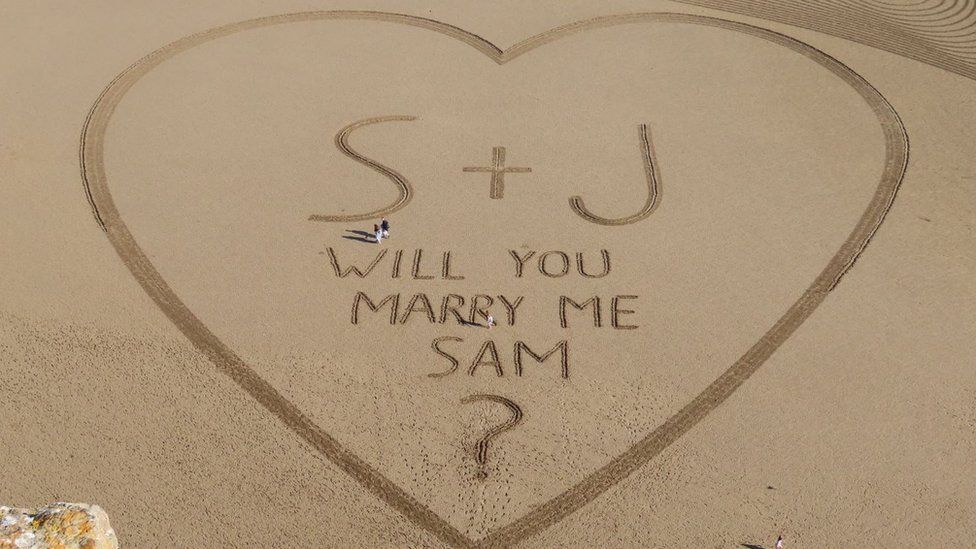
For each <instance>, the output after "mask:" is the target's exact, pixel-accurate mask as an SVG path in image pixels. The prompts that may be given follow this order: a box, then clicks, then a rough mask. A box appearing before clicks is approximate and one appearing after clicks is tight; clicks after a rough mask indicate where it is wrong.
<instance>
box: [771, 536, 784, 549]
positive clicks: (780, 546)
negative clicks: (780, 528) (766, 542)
mask: <svg viewBox="0 0 976 549" xmlns="http://www.w3.org/2000/svg"><path fill="white" fill-rule="evenodd" d="M773 547H775V548H776V549H783V536H776V545H774V546H773Z"/></svg>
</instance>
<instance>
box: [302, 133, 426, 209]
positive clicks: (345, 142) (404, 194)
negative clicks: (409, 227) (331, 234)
mask: <svg viewBox="0 0 976 549" xmlns="http://www.w3.org/2000/svg"><path fill="white" fill-rule="evenodd" d="M416 119H417V117H416V116H377V117H375V118H366V119H364V120H358V121H356V122H353V123H352V124H349V125H348V126H346V127H344V128H342V129H341V130H339V133H337V134H336V136H335V146H336V148H337V149H339V150H340V151H342V154H344V155H346V156H348V157H349V158H352V159H353V160H355V161H356V162H359V163H360V164H362V165H364V166H366V167H368V168H371V169H373V170H376V171H377V172H379V173H381V174H383V175H384V176H385V177H387V178H389V179H390V181H393V183H394V184H395V185H396V187H397V191H399V193H400V195H399V196H398V197H397V199H396V200H395V201H394V202H393V203H392V204H390V205H389V206H387V207H385V208H380V209H378V210H374V211H372V212H366V213H361V214H350V215H321V214H312V215H310V216H308V220H309V221H326V222H336V221H343V222H345V221H365V220H367V219H376V218H379V217H384V216H387V215H390V214H391V213H393V212H395V211H397V210H399V209H400V208H403V207H404V206H406V205H407V202H410V199H411V198H413V187H412V186H411V185H410V181H408V180H407V178H406V177H403V175H401V174H400V173H399V172H397V171H396V170H394V169H393V168H390V167H387V166H384V165H383V164H380V163H379V162H377V161H375V160H373V159H371V158H367V157H366V156H364V155H362V154H360V153H359V152H357V151H356V150H355V149H353V148H352V147H351V146H349V134H351V133H352V132H353V131H355V130H357V129H359V128H362V127H363V126H369V125H371V124H379V123H381V122H394V121H395V122H409V121H413V120H416Z"/></svg>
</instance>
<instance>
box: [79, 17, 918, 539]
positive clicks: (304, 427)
mask: <svg viewBox="0 0 976 549" xmlns="http://www.w3.org/2000/svg"><path fill="white" fill-rule="evenodd" d="M318 20H370V21H383V22H387V23H397V24H402V25H408V26H412V27H417V28H423V29H426V30H429V31H433V32H436V33H439V34H441V35H444V36H448V37H451V38H454V39H457V40H459V41H461V42H463V43H465V44H467V45H468V46H471V47H472V48H474V49H475V50H477V51H479V52H480V53H482V54H484V55H485V56H486V57H487V58H488V59H489V60H490V61H492V62H494V63H496V64H498V65H504V64H505V63H507V62H509V61H511V60H512V59H515V58H517V57H519V56H521V55H525V54H527V53H528V52H530V51H532V50H534V49H536V48H539V47H541V46H543V45H545V44H548V43H550V42H554V41H556V40H559V39H561V38H564V37H566V36H569V35H572V34H574V33H577V32H582V31H586V30H590V29H596V28H604V27H609V26H614V25H622V24H635V23H644V24H646V23H658V24H687V25H701V26H707V27H713V28H719V29H725V30H729V31H732V32H737V33H741V34H745V35H749V36H752V37H755V38H757V39H760V40H764V41H767V42H770V43H772V44H776V45H779V46H782V47H784V48H787V49H789V50H792V51H793V52H795V53H797V54H798V55H801V56H803V57H805V58H807V59H808V60H810V61H812V62H814V63H817V64H818V65H819V66H820V67H822V68H823V69H824V70H826V71H827V72H828V73H830V74H832V75H833V76H834V77H836V78H839V79H841V80H842V81H844V82H845V83H846V84H848V85H849V86H850V87H851V88H852V89H853V90H854V91H856V92H857V93H858V94H859V95H860V96H861V98H862V99H863V100H864V101H865V102H866V103H867V104H868V105H869V106H870V107H871V109H872V111H873V112H874V113H875V115H876V116H877V119H878V123H879V126H880V129H881V131H882V132H883V134H884V140H885V162H884V165H883V168H882V172H881V176H880V180H879V183H878V186H877V187H876V189H875V192H874V195H873V197H872V198H871V200H870V202H869V203H868V204H867V205H866V207H865V210H864V212H863V214H862V215H861V218H860V219H859V221H858V222H857V224H856V225H855V226H854V227H853V229H852V230H851V232H850V234H849V236H848V238H847V240H845V242H844V243H843V244H842V245H841V247H840V248H839V249H838V250H837V252H836V253H835V254H834V256H833V258H832V259H831V260H830V261H829V262H828V263H827V265H826V266H825V267H824V269H823V270H822V271H821V273H820V274H819V275H818V276H817V277H816V279H814V280H813V281H812V283H811V284H810V286H809V287H808V288H807V289H806V290H805V291H804V292H803V294H802V295H801V296H800V297H799V299H797V301H796V302H795V303H794V304H793V305H792V306H790V308H789V309H788V310H787V311H786V312H785V313H784V314H783V315H782V316H781V317H780V318H779V319H778V320H777V321H776V322H775V323H774V324H773V325H772V326H771V327H770V328H769V330H768V331H767V332H766V333H765V334H764V335H763V336H762V337H761V338H760V339H759V340H758V341H757V342H756V343H755V344H753V345H752V347H751V348H749V350H748V351H746V352H745V354H743V355H742V356H741V357H740V358H739V359H738V360H737V361H736V362H735V363H734V364H732V365H731V366H729V368H728V369H726V370H725V371H724V372H723V373H722V374H721V375H720V376H719V377H718V378H717V379H716V380H715V381H713V382H712V383H711V384H710V385H708V387H706V388H705V389H704V390H703V391H702V392H700V393H699V394H698V395H696V396H695V397H694V398H692V399H691V400H690V401H689V402H688V403H687V404H685V405H684V406H683V407H682V408H681V409H679V410H678V411H677V412H675V413H674V415H672V416H671V417H670V418H668V419H667V420H666V421H665V422H664V423H662V424H660V425H659V426H658V427H656V428H655V429H654V430H652V431H651V432H650V433H648V434H647V435H646V436H644V438H642V439H640V440H639V441H637V442H636V443H635V444H634V445H633V446H631V447H630V448H629V449H627V450H626V451H625V452H623V453H622V454H620V455H619V456H617V457H616V458H614V459H612V460H611V461H610V462H608V463H607V464H606V465H604V466H603V467H601V468H599V469H598V470H596V471H594V472H592V473H590V474H588V475H587V476H586V477H585V478H583V480H581V481H580V482H578V483H577V484H576V485H574V486H573V487H571V488H570V489H568V490H566V491H564V492H562V493H561V494H559V495H557V496H555V497H553V498H551V499H550V500H548V501H546V502H544V503H542V504H540V505H537V506H535V507H534V508H533V510H532V511H530V512H529V513H527V514H526V515H524V516H522V517H520V518H518V519H516V520H514V521H513V522H511V523H509V524H507V525H506V526H504V527H502V528H500V529H498V530H495V531H492V532H491V533H489V534H488V535H487V536H486V537H484V538H481V539H477V540H476V539H472V538H471V537H469V536H466V535H464V534H463V533H462V532H461V531H459V530H458V529H457V528H455V527H454V526H452V525H451V524H450V523H448V522H447V521H446V520H444V519H443V518H441V517H440V516H439V515H437V514H436V513H434V512H433V511H431V510H430V509H429V508H428V507H427V506H425V505H423V504H422V503H421V502H419V501H417V499H416V498H414V497H413V496H412V495H410V494H409V493H407V492H406V491H405V490H403V489H402V488H400V487H399V486H398V485H397V484H395V483H394V482H392V481H391V480H390V479H388V478H387V477H386V476H385V475H383V474H382V473H381V472H380V471H378V470H377V469H376V468H374V467H373V466H371V465H370V464H369V463H368V462H366V461H365V460H364V459H362V458H361V457H359V456H357V455H356V454H355V453H353V452H350V451H349V450H348V449H346V448H345V447H343V446H342V445H341V444H340V443H339V441H338V440H336V439H335V438H334V437H332V435H330V434H329V433H328V432H327V431H326V430H325V429H323V428H322V427H321V426H320V425H318V424H316V423H315V422H313V421H312V419H311V418H310V417H309V416H307V415H306V414H305V413H304V412H303V411H302V410H301V409H299V408H298V407H297V406H295V405H294V404H293V403H292V402H291V401H290V400H288V399H287V398H286V397H285V396H284V395H283V394H282V393H281V392H279V391H278V390H277V389H276V388H275V387H274V386H272V385H271V384H270V383H268V382H267V381H266V380H265V379H263V378H262V377H261V376H260V375H258V373H257V372H256V371H255V370H254V369H253V368H252V367H251V366H250V365H249V364H247V363H246V362H245V361H244V360H243V359H242V358H241V357H240V356H238V355H237V354H236V353H235V352H234V351H233V350H232V349H230V348H229V347H227V346H226V345H225V344H224V343H223V342H222V341H221V340H220V339H219V338H218V337H217V336H216V335H215V334H214V333H213V332H211V331H210V329H209V328H207V326H206V325H205V324H204V323H203V322H202V321H201V320H200V319H199V318H197V316H196V315H195V314H194V313H193V312H192V311H191V310H190V309H189V307H187V306H186V304H185V303H183V301H182V300H181V299H180V297H179V296H178V295H177V294H176V293H175V292H174V291H173V289H172V288H170V287H169V285H168V284H167V282H166V281H165V280H164V279H163V277H162V276H161V275H160V273H159V271H158V270H157V269H156V267H155V266H154V265H153V263H152V261H151V260H150V259H149V257H148V256H147V255H146V253H145V252H144V251H143V249H142V248H141V246H140V245H139V243H138V241H137V240H136V238H135V236H134V235H133V234H132V233H131V232H130V230H129V228H128V226H127V225H126V223H125V221H124V220H123V219H122V216H121V214H120V213H119V211H118V209H117V207H116V205H115V201H114V199H113V198H112V193H111V188H110V185H109V181H108V177H107V175H106V171H105V158H104V142H105V134H106V130H107V128H108V127H109V122H110V120H111V117H112V114H113V113H114V112H115V109H116V107H117V106H118V104H119V103H120V101H121V100H122V98H123V97H124V96H125V94H126V92H127V91H128V90H129V89H130V88H131V87H132V86H133V85H135V83H136V82H138V81H139V79H140V78H142V77H143V76H144V75H145V74H146V73H148V72H149V71H151V70H152V69H153V68H154V67H156V66H158V65H159V64H160V63H163V62H164V61H166V60H167V59H170V58H172V57H173V56H175V55H178V54H179V53H181V52H184V51H187V50H189V49H191V48H193V47H196V46H198V45H200V44H203V43H206V42H209V41H211V40H215V39H218V38H220V37H223V36H228V35H231V34H234V33H237V32H242V31H246V30H250V29H257V28H263V27H268V26H272V25H278V24H284V23H291V22H305V21H318ZM908 153H909V145H908V136H907V134H906V132H905V127H904V125H903V124H902V122H901V118H900V117H899V116H898V113H897V112H896V111H895V110H894V108H893V107H892V106H891V104H890V103H888V101H887V100H886V99H885V98H884V96H882V95H881V93H880V92H878V90H877V89H875V88H874V87H873V86H872V85H871V84H870V83H868V82H867V81H866V80H865V79H864V78H862V77H861V76H860V75H858V74H857V73H856V72H854V71H853V70H852V69H850V68H849V67H848V66H846V65H844V64H843V63H841V62H840V61H838V60H837V59H835V58H833V57H831V56H830V55H828V54H826V53H824V52H823V51H821V50H818V49H816V48H814V47H813V46H810V45H809V44H806V43H804V42H801V41H799V40H796V39H794V38H791V37H789V36H786V35H784V34H780V33H778V32H775V31H771V30H769V29H765V28H762V27H757V26H754V25H749V24H746V23H741V22H737V21H730V20H726V19H720V18H716V17H707V16H702V15H691V14H683V13H636V14H627V15H613V16H606V17H597V18H593V19H588V20H584V21H578V22H575V23H570V24H567V25H564V26H561V27H557V28H554V29H551V30H549V31H546V32H543V33H541V34H538V35H535V36H532V37H529V38H527V39H525V40H523V41H522V42H519V43H517V44H515V45H514V46H512V47H510V48H507V49H505V50H502V49H500V48H498V47H497V46H495V45H494V44H492V43H491V42H489V41H487V40H485V39H484V38H482V37H480V36H477V35H475V34H472V33H470V32H467V31H464V30H462V29H459V28H457V27H454V26H452V25H448V24H445V23H441V22H438V21H434V20H431V19H426V18H421V17H414V16H409V15H402V14H393V13H383V12H367V11H319V12H302V13H291V14H285V15H277V16H271V17H261V18H257V19H250V20H247V21H241V22H237V23H231V24H228V25H224V26H221V27H216V28H213V29H210V30H206V31H203V32H199V33H197V34H193V35H190V36H187V37H185V38H181V39H179V40H177V41H175V42H172V43H170V44H168V45H166V46H163V47H162V48H160V49H158V50H156V51H154V52H152V53H150V54H148V55H146V56H145V57H143V58H142V59H140V60H138V61H136V62H135V63H133V64H132V65H130V66H129V67H128V68H126V69H125V70H124V71H122V72H121V73H120V74H119V75H118V76H117V77H116V78H115V79H114V80H112V82H110V83H109V84H108V85H107V86H106V87H105V89H104V90H103V91H102V92H101V94H100V95H99V96H98V98H97V99H96V100H95V102H94V104H93V105H92V108H91V109H90V111H89V113H88V116H87V117H86V119H85V121H84V125H83V127H82V132H81V140H80V144H79V156H80V164H81V179H82V184H83V186H84V189H85V191H86V195H87V196H88V199H89V203H90V204H91V206H92V210H93V214H94V216H95V220H96V221H97V223H98V225H99V226H100V227H101V228H102V229H103V230H104V231H105V233H106V235H107V237H108V239H109V241H110V242H111V243H112V245H113V246H114V247H115V250H116V252H117V253H118V254H119V257H120V258H121V260H122V261H123V263H124V264H125V265H126V267H127V268H128V269H129V271H130V272H131V273H132V275H133V277H134V278H135V279H136V281H137V282H138V283H139V284H140V285H141V286H142V288H143V290H144V291H145V292H146V293H147V294H148V295H149V296H150V298H152V299H153V301H154V302H155V303H156V305H157V306H158V307H159V308H160V310H161V311H163V313H164V314H166V316H167V317H168V318H169V319H170V320H171V321H172V322H173V324H174V325H175V326H176V327H177V328H179V329H180V331H182V332H183V334H184V335H185V336H186V337H187V338H188V339H189V340H190V341H191V342H192V343H193V345H194V346H196V347H197V348H198V349H199V350H200V351H201V352H202V353H204V354H205V355H206V356H207V357H208V358H209V359H210V360H211V362H213V364H214V365H215V366H216V367H217V369H218V370H219V371H220V372H222V373H223V374H224V375H226V376H228V377H229V378H231V379H232V380H234V382H236V383H237V385H238V386H239V387H240V388H241V389H242V390H243V391H245V392H246V393H247V394H248V395H250V396H251V397H252V398H254V399H255V400H256V401H257V402H258V403H259V404H260V405H261V406H263V407H264V408H265V409H266V410H267V411H268V412H269V413H271V414H272V415H274V416H275V417H277V418H278V420H279V421H281V422H282V424H284V425H285V426H286V427H287V428H288V429H290V430H291V431H292V432H294V433H295V434H296V435H297V436H299V437H301V438H302V439H303V440H304V441H305V442H306V443H308V444H309V446H310V447H311V448H312V449H314V450H315V451H316V452H318V453H319V454H320V455H322V456H323V457H325V458H326V459H329V460H330V461H331V462H332V463H334V464H335V465H336V466H337V467H339V468H340V469H342V470H343V471H345V472H346V473H347V474H348V475H350V477H351V478H353V479H355V480H356V481H357V482H359V483H360V485H361V486H363V488H364V489H366V490H368V491H369V492H370V493H372V494H373V495H375V496H376V497H378V498H379V499H381V500H382V501H384V502H385V503H387V504H388V505H390V506H391V507H393V508H394V509H396V510H397V511H398V512H400V513H401V514H402V515H403V516H404V517H405V518H407V519H408V520H410V521H412V522H413V523H414V524H416V525H417V526H419V527H421V528H423V529H425V530H427V531H428V532H430V533H432V534H433V535H435V536H437V537H438V538H439V539H440V540H441V541H443V542H445V543H447V544H449V545H451V546H454V547H465V548H467V547H508V546H511V545H514V544H516V543H518V542H519V541H521V540H523V539H525V538H526V537H529V536H532V535H534V534H537V533H539V532H540V531H542V530H544V529H546V528H548V527H550V526H552V525H553V524H555V523H556V522H558V521H560V520H562V519H564V518H565V517H567V516H568V515H570V514H571V513H573V512H575V511H576V510H578V509H580V508H581V507H583V506H584V505H586V504H588V503H589V502H591V501H593V500H594V499H595V498H596V497H598V496H599V495H600V494H603V493H604V492H606V491H607V490H608V489H609V488H610V487H612V486H613V485H615V484H617V483H618V482H620V481H621V480H622V479H624V478H626V477H627V476H629V475H630V474H631V473H633V472H634V471H635V470H637V469H638V468H640V467H642V466H643V465H645V464H646V463H647V462H649V461H650V460H652V459H653V458H654V457H655V456H657V455H659V454H660V453H661V452H662V451H664V450H665V449H666V448H668V447H669V446H670V445H671V444H672V443H673V442H674V441H676V440H677V439H678V438H680V437H681V436H682V435H683V434H685V433H686V432H688V431H689V430H690V429H692V428H693V427H694V426H695V425H696V424H698V422H700V421H701V420H702V419H703V418H704V417H706V416H707V415H708V414H709V413H710V412H711V411H712V410H714V409H715V408H717V407H718V406H719V405H721V404H722V403H723V402H724V401H725V400H726V399H728V397H729V396H730V395H732V394H733V393H734V392H735V390H736V389H737V388H738V387H739V386H741V385H742V384H743V383H744V382H745V381H746V380H747V379H749V377H750V376H752V374H754V373H755V372H756V371H757V370H758V369H759V367H760V366H762V364H763V363H764V362H765V361H766V360H767V359H768V358H769V357H770V356H771V355H772V354H773V353H774V352H775V351H776V349H778V348H779V347H780V345H782V344H783V342H785V341H786V340H787V339H788V338H789V337H790V336H791V335H792V334H793V332H794V331H796V329H797V328H798V327H799V326H800V325H801V324H802V323H803V322H804V321H805V320H806V319H807V318H808V317H809V316H810V315H811V314H812V313H813V311H814V310H815V309H816V308H817V307H818V306H819V305H820V304H821V303H822V302H823V300H824V299H825V298H826V296H827V294H828V293H829V292H830V290H831V289H833V288H834V287H835V286H836V284H837V283H838V282H839V281H840V279H841V278H842V277H843V276H844V275H845V274H846V273H847V272H848V271H849V270H850V268H851V267H852V266H853V265H854V262H855V261H856V260H857V258H858V257H859V256H860V255H861V253H862V252H863V251H864V249H865V247H866V246H867V245H868V243H869V242H870V241H871V238H872V237H873V236H874V234H875V232H876V231H877V230H878V228H879V227H880V226H881V224H882V223H883V222H884V219H885V215H886V214H887V212H888V210H889V209H890V207H891V205H892V203H893V202H894V199H895V197H896V195H897V193H898V189H899V187H900V185H901V181H902V178H903V177H904V174H905V170H906V168H907V165H908Z"/></svg>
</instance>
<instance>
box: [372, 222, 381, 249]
mask: <svg viewBox="0 0 976 549" xmlns="http://www.w3.org/2000/svg"><path fill="white" fill-rule="evenodd" d="M373 236H374V237H375V238H376V243H377V244H379V243H380V241H382V240H383V231H382V230H381V229H380V227H379V225H373Z"/></svg>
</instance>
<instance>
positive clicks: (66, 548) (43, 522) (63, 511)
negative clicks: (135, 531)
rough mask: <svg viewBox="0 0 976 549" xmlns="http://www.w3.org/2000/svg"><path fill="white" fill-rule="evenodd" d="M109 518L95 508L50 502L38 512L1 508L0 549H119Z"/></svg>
mask: <svg viewBox="0 0 976 549" xmlns="http://www.w3.org/2000/svg"><path fill="white" fill-rule="evenodd" d="M118 547H119V542H118V540H117V539H116V538H115V531H114V530H112V527H111V526H110V525H109V523H108V515H106V514H105V511H103V510H102V508H101V507H99V506H97V505H85V504H83V503H61V502H58V503H52V504H50V505H47V506H45V507H41V508H40V509H14V508H11V507H3V506H0V549H118Z"/></svg>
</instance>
